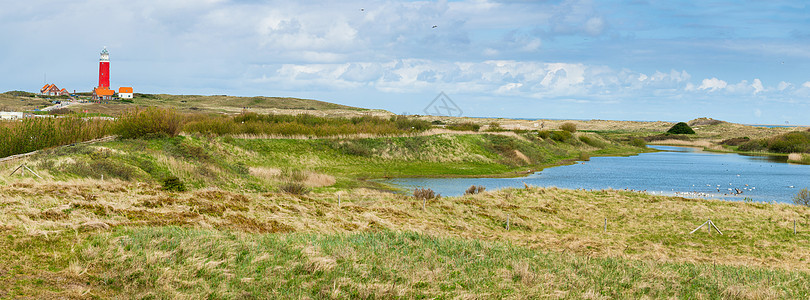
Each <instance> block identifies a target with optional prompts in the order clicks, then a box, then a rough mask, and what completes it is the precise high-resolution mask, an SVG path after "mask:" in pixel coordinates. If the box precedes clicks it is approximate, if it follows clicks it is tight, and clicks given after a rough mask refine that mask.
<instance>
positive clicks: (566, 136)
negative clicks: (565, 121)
mask: <svg viewBox="0 0 810 300" xmlns="http://www.w3.org/2000/svg"><path fill="white" fill-rule="evenodd" d="M572 138H574V134H572V133H571V132H570V131H564V130H555V131H552V132H551V139H552V140H555V141H557V142H565V141H568V140H570V139H572Z"/></svg>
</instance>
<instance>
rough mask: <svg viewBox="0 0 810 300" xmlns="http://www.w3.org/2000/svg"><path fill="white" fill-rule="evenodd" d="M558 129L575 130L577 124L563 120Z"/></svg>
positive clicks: (571, 131)
mask: <svg viewBox="0 0 810 300" xmlns="http://www.w3.org/2000/svg"><path fill="white" fill-rule="evenodd" d="M560 130H563V131H568V132H570V133H574V132H577V124H574V123H571V122H565V123H562V125H560Z"/></svg>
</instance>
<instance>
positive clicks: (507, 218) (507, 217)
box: [506, 214, 509, 231]
mask: <svg viewBox="0 0 810 300" xmlns="http://www.w3.org/2000/svg"><path fill="white" fill-rule="evenodd" d="M506 231H509V214H506Z"/></svg>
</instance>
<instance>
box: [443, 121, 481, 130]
mask: <svg viewBox="0 0 810 300" xmlns="http://www.w3.org/2000/svg"><path fill="white" fill-rule="evenodd" d="M446 128H447V129H450V130H456V131H478V130H479V129H481V125H478V124H475V123H473V122H464V123H458V124H450V125H447V127H446Z"/></svg>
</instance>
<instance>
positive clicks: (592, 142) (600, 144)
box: [579, 135, 607, 148]
mask: <svg viewBox="0 0 810 300" xmlns="http://www.w3.org/2000/svg"><path fill="white" fill-rule="evenodd" d="M579 140H580V141H582V142H583V143H585V144H587V145H588V146H591V147H595V148H605V147H607V143H605V142H604V141H602V140H600V139H598V138H594V137H590V136H587V135H583V136H581V137H579Z"/></svg>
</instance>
